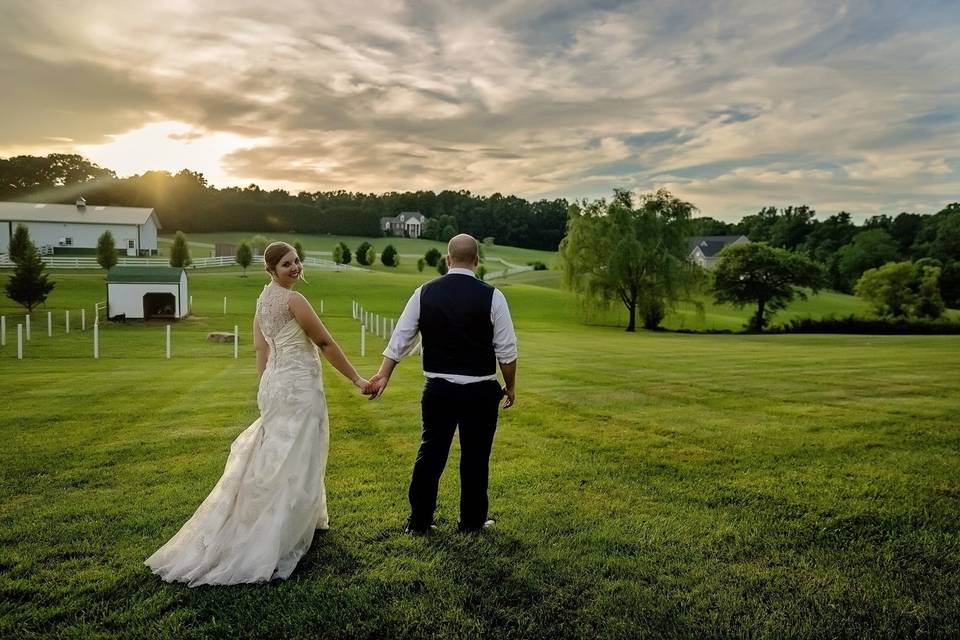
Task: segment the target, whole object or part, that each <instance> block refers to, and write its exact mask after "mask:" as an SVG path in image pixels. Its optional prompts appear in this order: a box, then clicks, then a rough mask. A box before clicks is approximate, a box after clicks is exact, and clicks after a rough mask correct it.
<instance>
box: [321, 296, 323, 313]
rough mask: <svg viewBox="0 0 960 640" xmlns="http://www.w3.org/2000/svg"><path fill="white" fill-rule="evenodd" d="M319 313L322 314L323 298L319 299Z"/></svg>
mask: <svg viewBox="0 0 960 640" xmlns="http://www.w3.org/2000/svg"><path fill="white" fill-rule="evenodd" d="M320 315H323V298H321V299H320Z"/></svg>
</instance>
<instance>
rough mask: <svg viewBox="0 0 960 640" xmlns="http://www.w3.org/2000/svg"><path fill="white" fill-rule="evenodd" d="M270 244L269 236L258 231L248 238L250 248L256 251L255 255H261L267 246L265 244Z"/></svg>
mask: <svg viewBox="0 0 960 640" xmlns="http://www.w3.org/2000/svg"><path fill="white" fill-rule="evenodd" d="M268 244H270V238H268V237H267V236H264V235H260V234H259V233H258V234H257V235H255V236H253V237H252V238H250V248H251V249H252V250H253V251H254V252H255V253H257V255H261V256H262V255H263V251H264V249H266V248H267V245H268Z"/></svg>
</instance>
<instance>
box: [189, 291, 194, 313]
mask: <svg viewBox="0 0 960 640" xmlns="http://www.w3.org/2000/svg"><path fill="white" fill-rule="evenodd" d="M188 311H189V312H190V313H193V295H191V296H190V308H189V309H188Z"/></svg>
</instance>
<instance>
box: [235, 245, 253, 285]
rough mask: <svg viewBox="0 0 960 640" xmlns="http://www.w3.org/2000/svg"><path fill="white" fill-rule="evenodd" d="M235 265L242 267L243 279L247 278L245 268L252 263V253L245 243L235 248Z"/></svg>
mask: <svg viewBox="0 0 960 640" xmlns="http://www.w3.org/2000/svg"><path fill="white" fill-rule="evenodd" d="M236 260H237V264H239V265H240V266H241V267H243V277H244V278H246V277H247V267H249V266H250V263H251V262H253V251H251V250H250V245H248V244H247V243H246V242H241V243H240V246H239V247H237V258H236Z"/></svg>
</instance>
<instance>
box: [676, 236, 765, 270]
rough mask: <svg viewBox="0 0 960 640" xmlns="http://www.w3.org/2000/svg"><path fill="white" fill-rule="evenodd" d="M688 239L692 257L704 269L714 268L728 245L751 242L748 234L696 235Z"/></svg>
mask: <svg viewBox="0 0 960 640" xmlns="http://www.w3.org/2000/svg"><path fill="white" fill-rule="evenodd" d="M688 240H689V244H690V259H691V260H692V261H693V262H695V263H697V264H698V265H700V266H701V267H703V268H704V269H713V268H714V267H715V266H716V265H717V261H718V260H719V259H720V256H719V254H720V252H721V251H723V250H724V249H726V248H727V247H732V246H734V245H737V244H744V243H748V242H750V240H749V239H748V238H747V236H695V237H693V238H688Z"/></svg>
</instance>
